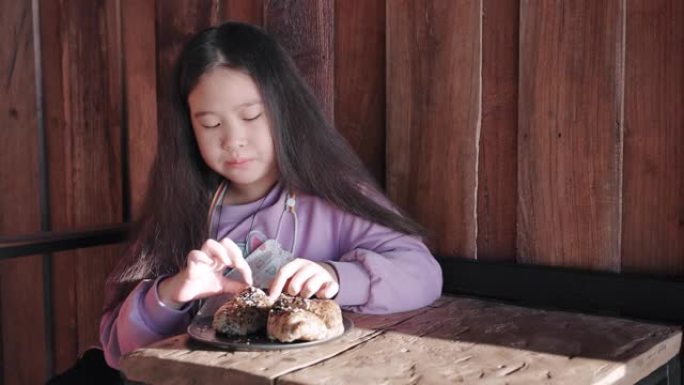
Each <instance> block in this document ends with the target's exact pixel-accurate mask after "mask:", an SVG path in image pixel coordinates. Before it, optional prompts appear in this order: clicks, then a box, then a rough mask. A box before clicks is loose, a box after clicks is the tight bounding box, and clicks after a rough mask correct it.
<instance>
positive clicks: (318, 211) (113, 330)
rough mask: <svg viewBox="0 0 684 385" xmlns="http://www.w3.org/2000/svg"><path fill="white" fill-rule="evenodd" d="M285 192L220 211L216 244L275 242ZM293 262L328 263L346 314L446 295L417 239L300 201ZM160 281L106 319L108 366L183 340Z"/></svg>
mask: <svg viewBox="0 0 684 385" xmlns="http://www.w3.org/2000/svg"><path fill="white" fill-rule="evenodd" d="M286 198H287V191H285V189H284V188H283V187H282V185H280V184H276V186H275V187H274V188H273V189H272V190H271V191H270V192H269V193H268V195H267V196H266V197H265V198H264V199H263V200H262V199H260V200H258V201H256V202H251V203H247V204H243V205H231V206H226V207H224V208H223V209H222V210H220V217H219V215H216V216H215V218H214V222H215V223H216V221H218V237H217V239H219V240H220V239H223V238H224V237H230V238H231V239H232V240H233V241H235V242H236V243H242V242H244V241H245V239H246V237H247V234H248V233H249V232H250V228H251V230H257V231H260V232H262V233H263V234H265V235H266V236H267V237H269V238H275V235H276V233H277V229H278V222H279V221H280V218H281V214H283V212H284V208H285V200H286ZM296 212H297V220H298V224H297V232H298V234H297V244H296V250H295V252H296V256H297V257H301V258H307V259H310V260H312V261H326V262H328V263H330V264H331V265H332V266H333V267H334V268H335V270H336V271H337V274H338V278H339V283H340V289H339V292H338V294H337V297H336V298H335V300H336V301H337V303H338V304H339V305H340V306H341V307H342V308H343V309H345V310H351V311H355V312H362V313H375V314H382V313H393V312H401V311H407V310H413V309H416V308H419V307H422V306H426V305H429V304H430V303H432V302H433V301H434V300H435V299H437V298H438V297H439V296H440V294H441V291H442V272H441V269H440V267H439V264H438V263H437V261H436V260H435V259H434V258H433V256H432V255H431V254H430V252H429V250H428V249H427V247H426V246H425V245H424V244H423V242H422V241H421V240H420V239H419V238H417V237H413V236H408V235H405V234H402V233H399V232H397V231H395V230H392V229H389V228H387V227H384V226H381V225H378V224H376V223H373V222H371V221H369V220H367V219H363V218H360V217H357V216H354V215H352V214H349V213H347V212H345V211H343V210H340V209H339V208H337V207H335V206H333V205H331V204H330V203H328V202H327V201H325V200H323V199H321V198H318V197H315V196H310V195H302V194H298V195H297V196H296ZM294 222H295V217H294V216H293V215H292V214H291V213H290V212H286V213H285V214H283V215H282V224H281V229H280V232H279V236H278V239H277V240H278V241H279V242H280V244H281V245H282V247H283V248H284V249H286V250H290V249H291V246H292V242H293V238H294ZM158 282H159V278H158V279H156V280H144V281H142V282H141V283H140V284H138V286H137V287H136V288H135V289H134V290H133V291H132V292H131V293H130V294H129V295H128V297H127V298H126V299H125V300H124V301H123V302H122V303H121V304H120V305H119V306H117V307H116V308H115V309H114V310H112V311H110V312H107V313H105V314H104V315H103V317H102V320H101V322H100V342H101V344H102V347H103V348H104V352H105V357H106V359H107V363H108V364H109V365H110V366H112V367H114V368H118V367H119V359H120V357H121V356H122V355H124V354H127V353H129V352H131V351H133V350H135V349H137V348H139V347H142V346H145V345H148V344H150V343H153V342H156V341H159V340H161V339H164V338H167V337H170V336H173V335H177V334H180V333H182V332H184V331H185V328H186V327H187V325H188V324H189V322H190V314H189V308H190V307H189V306H186V307H185V308H184V310H175V309H172V308H169V307H167V306H165V305H164V304H163V303H162V302H161V301H160V300H159V296H158V293H157V284H158Z"/></svg>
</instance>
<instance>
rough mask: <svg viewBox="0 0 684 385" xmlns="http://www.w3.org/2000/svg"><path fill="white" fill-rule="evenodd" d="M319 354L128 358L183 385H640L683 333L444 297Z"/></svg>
mask: <svg viewBox="0 0 684 385" xmlns="http://www.w3.org/2000/svg"><path fill="white" fill-rule="evenodd" d="M346 316H347V317H349V318H351V319H352V320H353V321H354V323H355V327H354V329H353V330H351V331H350V332H349V333H347V334H345V335H344V336H343V337H341V338H339V339H337V340H335V341H331V342H329V343H326V344H322V345H318V346H316V347H309V348H303V349H296V350H286V351H271V352H226V351H221V350H216V349H212V348H209V347H206V346H205V345H200V344H197V343H196V342H194V341H192V340H189V339H188V337H187V336H186V335H181V336H177V337H173V338H170V339H167V340H164V341H160V342H158V343H156V344H153V345H151V346H149V347H146V348H143V349H139V350H137V351H135V352H133V353H131V354H130V355H128V356H126V357H125V358H124V360H123V362H122V371H123V373H124V374H125V376H126V377H127V378H128V379H129V380H132V381H139V382H143V383H147V384H155V385H172V384H173V385H181V384H183V385H184V384H213V383H216V384H218V383H221V384H223V383H225V384H232V385H235V384H276V383H277V384H278V385H287V384H325V385H336V384H417V383H419V384H455V383H467V384H537V383H544V384H572V385H579V384H634V383H636V382H638V381H639V380H640V379H642V378H644V377H646V376H647V375H648V374H649V373H651V372H653V371H654V370H655V369H657V368H659V367H661V366H662V365H663V364H665V363H667V362H668V361H669V360H670V359H671V358H673V357H675V356H676V355H677V354H678V353H679V349H680V345H681V338H682V335H681V331H680V329H679V328H677V327H672V326H663V325H655V324H649V323H642V322H635V321H631V320H625V319H618V318H609V317H599V316H590V315H584V314H576V313H566V312H560V311H545V310H538V309H529V308H524V307H517V306H510V305H505V304H501V303H498V302H491V301H484V300H479V299H473V298H464V297H452V296H448V297H447V296H445V297H442V298H441V299H440V300H439V301H437V302H436V303H435V304H433V305H432V306H430V307H427V308H423V309H419V310H416V311H413V312H407V313H400V314H393V315H387V316H371V315H360V314H351V313H347V314H346Z"/></svg>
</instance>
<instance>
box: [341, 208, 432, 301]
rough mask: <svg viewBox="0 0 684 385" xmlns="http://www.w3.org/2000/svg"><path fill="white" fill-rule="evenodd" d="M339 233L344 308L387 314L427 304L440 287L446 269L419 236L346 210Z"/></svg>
mask: <svg viewBox="0 0 684 385" xmlns="http://www.w3.org/2000/svg"><path fill="white" fill-rule="evenodd" d="M340 230H341V235H340V251H341V254H342V256H341V257H340V260H339V261H329V263H330V264H331V265H333V267H334V268H335V270H336V271H337V274H338V277H339V280H340V291H339V293H338V294H337V298H336V300H337V302H338V303H339V304H340V306H342V307H343V308H345V309H346V310H352V311H356V312H361V313H372V314H383V313H394V312H401V311H408V310H413V309H417V308H419V307H423V306H427V305H429V304H431V303H432V302H433V301H435V300H436V299H437V298H439V296H440V295H441V292H442V270H441V268H440V266H439V264H438V263H437V261H436V260H435V258H434V257H433V256H432V254H431V253H430V251H429V250H428V248H427V247H426V246H425V244H424V243H423V242H422V241H421V240H420V239H419V238H417V237H414V236H409V235H405V234H401V233H399V232H397V231H395V230H392V229H389V228H387V227H384V226H381V225H378V224H375V223H372V222H370V221H368V220H365V219H363V218H360V217H356V216H353V215H346V218H345V219H344V220H343V224H342V227H341V229H340Z"/></svg>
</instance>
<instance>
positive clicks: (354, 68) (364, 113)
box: [334, 0, 385, 186]
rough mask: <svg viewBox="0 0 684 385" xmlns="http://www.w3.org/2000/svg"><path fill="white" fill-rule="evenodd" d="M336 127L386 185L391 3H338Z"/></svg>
mask: <svg viewBox="0 0 684 385" xmlns="http://www.w3.org/2000/svg"><path fill="white" fill-rule="evenodd" d="M335 58H336V60H335V68H334V70H335V95H334V96H335V125H336V127H337V129H338V130H339V131H340V132H341V133H342V134H343V135H344V136H345V137H346V138H347V140H348V141H349V143H350V144H351V146H352V147H353V148H354V149H355V150H356V153H357V154H359V157H360V158H361V160H362V161H363V162H364V164H365V165H366V167H367V168H368V170H369V171H370V173H371V175H373V177H375V180H376V181H378V183H379V184H380V185H381V186H382V185H384V182H385V2H384V1H382V0H371V1H363V2H361V1H336V2H335Z"/></svg>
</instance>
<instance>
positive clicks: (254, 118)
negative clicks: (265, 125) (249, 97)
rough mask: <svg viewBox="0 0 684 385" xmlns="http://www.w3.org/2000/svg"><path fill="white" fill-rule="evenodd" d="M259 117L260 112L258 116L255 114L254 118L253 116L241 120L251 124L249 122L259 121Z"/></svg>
mask: <svg viewBox="0 0 684 385" xmlns="http://www.w3.org/2000/svg"><path fill="white" fill-rule="evenodd" d="M260 116H261V112H260V113H258V114H256V115H255V116H253V117H251V118H244V119H243V120H244V121H246V122H251V121H253V120H257V119H259V117H260Z"/></svg>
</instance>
